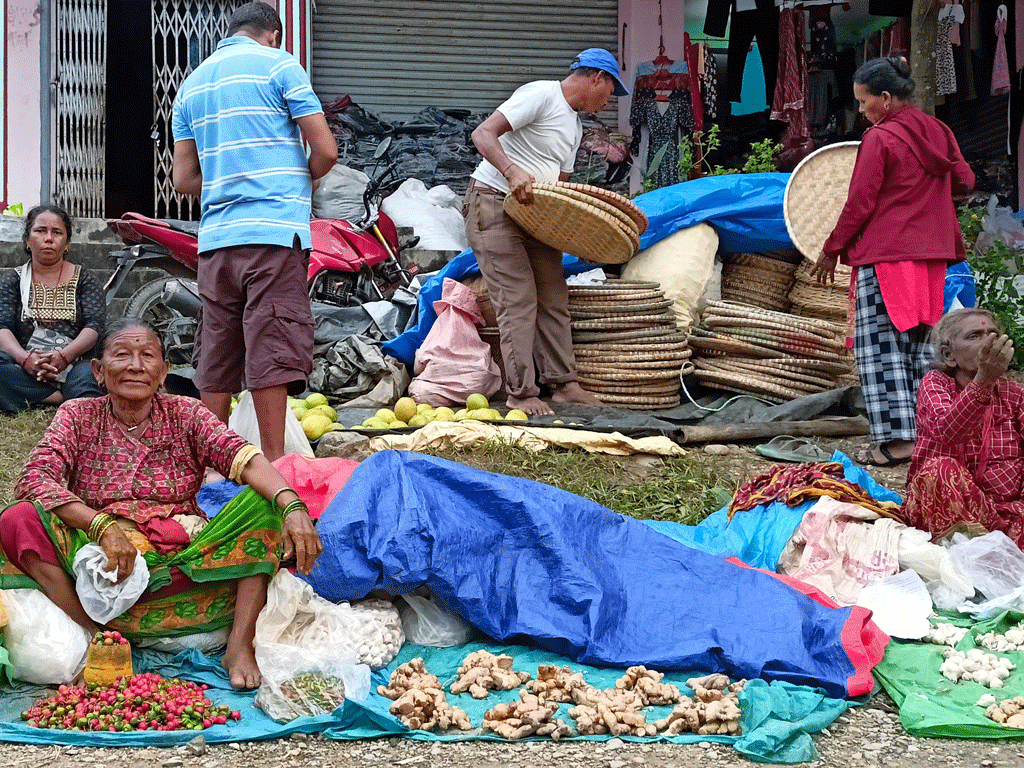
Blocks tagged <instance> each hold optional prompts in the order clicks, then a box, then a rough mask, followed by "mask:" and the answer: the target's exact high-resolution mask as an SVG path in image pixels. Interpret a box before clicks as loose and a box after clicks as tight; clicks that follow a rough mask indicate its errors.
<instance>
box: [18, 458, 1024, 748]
mask: <svg viewBox="0 0 1024 768" xmlns="http://www.w3.org/2000/svg"><path fill="white" fill-rule="evenodd" d="M866 441H867V438H843V439H819V440H817V441H816V442H818V444H819V445H821V446H822V447H823V448H825V449H827V450H835V449H837V448H838V449H839V450H841V451H843V452H845V453H847V454H848V455H850V454H852V452H853V451H854V450H856V449H857V448H859V447H860V446H862V445H864V444H865V443H866ZM701 453H703V456H704V458H705V459H706V460H707V461H713V462H714V463H715V464H716V467H717V468H718V469H719V470H720V471H723V472H724V473H725V474H727V475H729V476H730V477H732V478H733V479H734V480H735V481H737V482H742V481H744V480H747V479H749V478H750V477H753V476H754V475H756V474H758V473H759V472H762V471H764V470H765V469H766V468H767V467H768V466H769V464H768V462H765V461H764V460H763V459H761V457H760V456H758V455H757V454H756V453H755V452H754V449H753V444H750V445H738V446H737V445H733V446H728V447H727V448H726V449H725V450H724V452H719V451H718V450H717V449H715V450H712V451H710V452H704V451H701ZM906 470H907V465H905V464H904V465H901V466H898V467H891V468H884V469H872V470H871V471H872V474H873V475H874V477H875V478H876V479H877V480H878V481H879V482H881V483H882V484H883V485H885V486H887V487H889V488H892V489H893V490H896V491H898V492H902V491H903V488H904V485H905V481H906ZM1022 736H1024V734H1022ZM199 740H201V737H199ZM814 741H815V744H816V745H817V748H818V752H819V757H818V759H817V760H816V761H815V762H814V763H812V765H815V766H822V767H823V768H859V767H860V766H865V768H874V767H879V768H881V767H886V768H888V767H889V766H893V767H898V768H919V767H920V768H925V767H926V766H927V767H928V768H932V767H933V766H955V767H956V768H973V767H975V766H977V767H978V768H1011V767H1013V768H1020V767H1021V766H1024V743H1021V742H981V741H965V740H950V739H923V738H917V737H914V736H911V735H909V734H908V733H907V732H906V731H905V730H904V729H903V728H902V726H901V725H900V723H899V717H898V715H897V714H896V708H895V706H894V705H893V702H892V700H891V699H889V697H888V696H886V695H885V694H880V695H878V696H876V697H875V698H874V699H872V701H871V702H870V703H868V704H866V705H864V706H861V707H857V708H855V709H852V710H849V711H848V712H847V713H845V714H844V715H841V716H840V717H839V719H838V720H837V721H836V722H835V723H834V724H833V726H832V727H831V728H829V729H827V730H825V731H823V732H822V733H820V734H816V735H815V736H814ZM83 765H84V766H88V768H185V766H188V767H189V768H292V767H293V766H307V765H316V766H322V767H323V768H334V767H335V766H337V767H338V768H389V767H390V766H401V767H405V766H408V767H409V768H426V767H427V766H429V767H430V768H435V767H437V768H506V767H507V766H521V767H522V768H546V767H547V766H550V767H551V768H570V767H571V768H629V766H633V765H649V766H654V767H655V768H663V767H664V768H668V767H669V766H690V765H700V766H702V768H727V767H731V766H740V765H745V766H750V765H753V763H752V762H751V761H750V760H748V759H746V758H745V757H743V756H742V755H740V754H739V753H738V752H736V751H735V750H733V749H732V748H731V747H729V746H726V745H715V744H710V743H698V744H690V745H675V744H637V743H630V742H622V741H620V740H619V739H612V740H610V741H605V742H579V743H572V742H562V743H559V744H554V743H551V742H524V743H518V744H511V743H509V744H502V743H497V742H462V743H458V742H456V743H444V744H440V743H431V742H420V741H413V740H411V739H397V738H387V739H379V740H372V741H355V742H339V741H330V740H326V739H323V738H321V737H319V736H312V737H308V738H307V737H304V736H300V735H296V736H293V737H291V738H289V739H286V740H276V741H264V742H243V743H236V744H228V745H220V744H217V745H206V744H205V743H200V744H195V743H193V744H189V745H187V746H182V747H176V748H145V749H91V748H76V747H57V746H51V747H38V746H27V745H19V744H0V766H5V767H6V768H81V766H83Z"/></svg>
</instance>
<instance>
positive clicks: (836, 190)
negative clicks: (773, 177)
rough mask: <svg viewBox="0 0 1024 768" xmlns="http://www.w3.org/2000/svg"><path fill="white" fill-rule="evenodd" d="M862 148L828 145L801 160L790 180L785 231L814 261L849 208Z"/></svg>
mask: <svg viewBox="0 0 1024 768" xmlns="http://www.w3.org/2000/svg"><path fill="white" fill-rule="evenodd" d="M859 146H860V142H859V141H844V142H840V143H838V144H829V145H828V146H825V147H822V148H821V149H819V150H817V151H815V152H812V153H811V154H809V155H808V156H807V157H805V158H804V159H803V160H801V161H800V164H799V165H798V166H797V167H796V168H795V169H794V171H793V173H791V174H790V176H789V182H788V183H787V184H786V192H785V195H784V196H783V200H782V212H783V215H784V216H785V219H786V229H787V230H789V237H790V239H791V240H792V241H793V244H794V245H795V246H796V247H797V248H798V249H799V251H800V252H801V253H802V254H803V255H804V256H805V257H807V258H808V259H810V260H811V261H817V260H818V256H819V255H820V254H821V247H822V246H823V245H824V244H825V241H826V240H827V239H828V236H829V235H830V234H832V230H833V229H835V227H836V222H837V221H839V214H840V213H842V211H843V206H844V205H846V198H847V196H848V195H849V192H850V179H851V177H852V176H853V166H854V164H855V163H856V161H857V149H858V147H859Z"/></svg>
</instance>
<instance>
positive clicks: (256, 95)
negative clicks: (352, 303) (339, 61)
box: [172, 2, 338, 517]
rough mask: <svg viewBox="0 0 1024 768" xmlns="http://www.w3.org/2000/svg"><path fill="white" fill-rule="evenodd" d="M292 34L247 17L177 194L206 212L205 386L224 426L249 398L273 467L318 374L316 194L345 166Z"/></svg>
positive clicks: (201, 381)
mask: <svg viewBox="0 0 1024 768" xmlns="http://www.w3.org/2000/svg"><path fill="white" fill-rule="evenodd" d="M282 31H283V30H282V25H281V19H280V17H279V16H278V13H277V11H276V10H275V9H274V8H272V7H271V6H270V5H268V4H266V3H262V2H252V3H247V4H246V5H243V6H241V7H240V8H238V10H236V11H235V12H234V13H232V15H231V18H230V20H229V24H228V33H227V34H228V36H227V37H225V38H224V39H223V40H221V41H220V43H219V44H218V45H217V50H216V51H215V52H214V53H213V55H211V56H210V57H209V58H208V59H206V60H205V61H204V62H203V63H202V64H200V65H199V66H198V67H197V68H196V69H195V71H194V72H192V74H191V75H189V76H188V77H187V78H186V79H185V82H184V83H182V85H181V88H180V89H179V90H178V95H177V97H176V98H175V100H174V117H173V130H174V161H173V168H172V178H173V182H174V188H175V189H176V190H177V191H178V192H180V193H182V194H189V195H200V201H201V207H202V221H201V223H200V226H199V254H200V258H199V292H200V295H201V296H202V299H203V311H202V317H201V318H200V322H199V330H198V332H197V334H196V347H195V349H196V351H195V360H196V376H195V383H196V386H197V387H198V388H199V391H200V393H201V395H202V399H203V402H204V403H205V404H206V406H207V407H208V408H209V409H210V410H211V411H212V412H213V413H214V414H215V415H216V416H218V417H219V418H220V419H221V420H222V421H224V422H225V423H226V422H227V420H228V414H229V413H230V409H231V396H232V394H233V393H235V392H238V391H240V390H241V389H242V388H243V385H244V387H246V388H248V389H249V391H250V392H251V393H252V397H253V402H254V404H255V406H256V417H257V420H258V422H259V429H260V442H261V447H262V449H263V452H264V454H266V456H267V458H268V459H270V460H271V461H274V460H275V459H277V458H279V457H281V456H282V455H283V454H284V425H285V416H286V414H287V396H288V393H289V391H291V392H293V393H294V394H298V393H299V392H301V391H302V390H303V389H305V386H306V379H307V377H308V376H309V373H310V371H311V370H312V366H313V315H312V312H311V311H310V305H309V294H308V292H307V287H306V278H307V269H308V262H309V259H308V252H307V251H308V249H309V247H310V234H309V216H310V196H311V194H312V182H313V180H314V179H318V178H320V177H321V176H323V175H324V174H326V173H327V172H328V171H329V170H330V169H331V167H332V166H333V165H334V163H335V161H336V160H337V156H338V148H337V144H336V143H335V141H334V136H333V135H332V134H331V130H330V128H329V127H328V126H327V121H326V119H325V118H324V114H323V109H322V108H321V106H320V101H319V99H317V97H316V94H315V93H313V88H312V86H311V85H310V82H309V77H308V76H307V75H306V72H305V70H303V68H302V66H301V65H300V64H299V62H298V61H296V60H295V58H294V57H292V56H291V55H290V54H289V53H287V52H285V51H281V50H279V48H280V45H281V35H282ZM303 139H305V141H306V143H307V144H308V145H309V147H310V154H309V157H308V159H307V157H306V152H305V150H304V149H303ZM292 517H295V516H294V515H293V516H292Z"/></svg>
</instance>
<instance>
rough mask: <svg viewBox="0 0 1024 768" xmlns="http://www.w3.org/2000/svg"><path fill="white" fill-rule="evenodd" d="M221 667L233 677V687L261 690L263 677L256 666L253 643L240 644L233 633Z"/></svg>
mask: <svg viewBox="0 0 1024 768" xmlns="http://www.w3.org/2000/svg"><path fill="white" fill-rule="evenodd" d="M220 665H221V666H222V667H224V669H226V670H227V671H228V675H230V677H231V687H232V688H239V689H242V690H252V689H253V688H259V687H260V683H262V682H263V675H262V674H260V668H259V666H258V665H257V664H256V653H255V651H254V650H253V647H252V643H251V642H249V643H240V642H238V641H236V640H235V635H234V633H232V634H231V635H230V636H228V647H227V650H225V651H224V657H223V658H222V659H221V660H220Z"/></svg>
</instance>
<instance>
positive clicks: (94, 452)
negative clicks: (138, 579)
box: [0, 318, 321, 688]
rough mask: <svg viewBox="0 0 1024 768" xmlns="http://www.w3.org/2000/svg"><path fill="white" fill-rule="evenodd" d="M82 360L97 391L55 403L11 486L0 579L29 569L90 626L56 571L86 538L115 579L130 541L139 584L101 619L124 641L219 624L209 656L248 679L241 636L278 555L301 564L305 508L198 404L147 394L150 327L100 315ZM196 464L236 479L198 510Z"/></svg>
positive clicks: (304, 560) (253, 670)
mask: <svg viewBox="0 0 1024 768" xmlns="http://www.w3.org/2000/svg"><path fill="white" fill-rule="evenodd" d="M93 370H94V372H95V374H96V379H97V381H98V382H99V383H100V384H101V385H103V386H105V387H106V388H107V392H108V393H109V394H108V396H106V397H100V398H95V399H79V400H71V401H68V402H66V403H64V404H63V405H61V406H60V408H58V410H57V413H56V415H55V416H54V419H53V422H52V423H51V424H50V426H49V428H48V429H47V430H46V434H45V435H44V436H43V438H42V440H40V442H39V444H38V445H37V446H36V447H35V448H34V449H33V450H32V452H31V454H30V455H29V457H28V460H27V462H26V464H25V468H24V470H23V471H22V474H21V477H20V478H19V479H18V482H17V485H16V486H15V494H16V495H17V496H18V497H19V498H21V499H24V500H25V501H23V502H19V503H16V504H14V505H12V506H11V507H8V508H7V509H6V510H4V512H3V514H2V516H0V545H2V547H3V551H4V554H5V555H6V556H7V558H9V560H10V562H9V563H5V564H4V566H5V567H4V568H3V569H0V586H8V585H11V586H14V585H16V582H15V583H12V582H11V581H10V579H17V578H21V579H24V577H25V576H27V577H30V578H31V579H32V580H33V581H35V582H36V584H38V586H39V587H40V588H41V589H42V591H43V592H44V593H45V594H46V595H47V597H49V598H50V599H51V600H52V601H53V602H54V603H55V604H56V605H57V606H59V607H60V608H62V609H63V610H64V611H65V612H66V613H67V614H68V615H69V616H70V617H71V618H72V619H74V620H75V621H76V622H77V623H78V624H80V625H82V626H83V627H85V628H86V629H87V630H89V631H90V632H93V631H95V630H96V624H95V622H93V620H92V619H91V618H90V617H89V615H88V614H87V613H86V611H85V609H84V608H83V607H82V603H81V601H80V600H79V598H78V594H77V593H76V592H75V586H74V583H73V582H72V579H71V577H70V575H69V572H70V570H71V563H72V562H73V559H74V555H75V553H76V552H77V551H78V550H79V549H81V547H82V546H84V545H85V544H87V543H88V542H89V541H93V542H95V543H97V544H98V545H99V546H100V547H101V548H102V549H103V552H104V554H105V555H106V558H107V566H106V569H107V570H108V571H116V574H117V581H118V582H121V581H123V580H125V579H127V578H128V576H130V575H131V573H132V571H133V570H134V568H135V562H136V556H137V555H138V554H139V553H140V552H142V553H143V555H144V557H145V560H146V563H147V566H148V567H149V571H150V578H149V586H148V588H147V591H146V592H145V593H144V594H143V595H142V597H141V598H140V599H139V601H138V602H137V603H136V605H135V606H133V608H131V609H129V610H128V611H126V612H125V613H124V614H122V615H121V616H118V617H116V618H115V619H113V620H111V621H110V622H108V624H107V626H109V627H110V628H112V629H118V630H120V631H122V633H123V634H125V635H127V636H129V637H134V638H145V637H159V636H168V635H170V636H175V635H183V634H192V633H196V632H204V631H210V630H212V629H215V628H219V627H227V626H230V627H231V633H230V635H229V638H228V645H227V650H226V651H225V653H224V658H223V660H222V664H223V665H224V667H225V668H226V669H227V670H228V672H229V674H230V676H231V682H232V684H233V685H235V686H236V687H239V688H253V687H256V686H258V685H259V683H260V680H261V676H260V672H259V669H258V667H257V665H256V658H255V655H254V651H253V638H254V636H255V629H256V617H257V615H258V614H259V612H260V610H261V609H262V607H263V605H264V603H265V602H266V596H267V583H268V581H269V578H270V576H271V575H273V573H274V572H275V571H276V570H277V567H278V565H279V563H280V561H281V559H282V557H283V559H286V560H287V559H290V557H291V556H292V555H294V556H295V559H296V563H297V566H298V568H299V569H300V570H302V571H304V572H306V573H308V572H309V571H310V570H311V569H312V567H313V563H314V561H315V560H316V558H317V557H318V556H319V554H320V551H321V546H320V539H319V537H318V536H317V534H316V530H315V529H314V528H313V525H312V522H311V521H310V519H309V515H308V511H307V510H306V507H305V505H304V504H303V503H302V501H301V500H300V499H299V497H298V495H297V494H296V493H295V491H294V490H292V489H291V488H289V487H288V483H287V482H285V480H284V478H282V477H281V475H280V474H279V473H278V472H277V470H276V469H274V467H273V466H272V465H271V464H270V462H269V461H267V459H266V458H265V457H264V456H263V455H262V453H260V451H259V449H257V448H255V447H254V446H252V445H250V444H249V443H247V442H246V441H245V440H244V439H243V438H241V437H239V436H238V435H236V434H235V433H234V432H231V431H230V430H229V429H228V428H227V427H226V426H225V425H224V424H223V423H222V422H220V421H219V420H218V419H217V418H216V417H215V416H214V415H213V414H212V413H210V411H208V410H207V409H206V407H205V406H204V405H203V404H202V403H200V402H199V401H198V400H192V399H191V398H184V397H174V396H170V395H164V394H158V393H159V391H160V389H161V387H162V386H163V383H164V379H165V377H166V376H167V363H166V361H165V360H164V357H163V350H162V348H161V345H160V339H159V337H158V336H157V334H156V333H155V332H154V331H153V329H152V328H149V327H148V326H146V325H144V324H143V323H142V322H141V321H139V320H136V319H132V318H129V319H126V320H121V321H117V322H115V323H112V324H111V325H110V327H109V329H108V333H107V336H106V338H105V339H104V342H103V346H102V356H101V358H100V359H99V360H95V361H94V362H93ZM206 467H213V468H214V469H216V470H217V471H219V472H220V473H221V474H223V475H225V476H226V477H230V478H231V479H232V480H235V481H237V482H240V483H245V484H247V485H249V486H250V488H249V490H246V491H243V493H241V494H239V496H236V497H235V499H234V500H232V501H231V502H229V503H228V505H226V506H225V507H224V509H222V510H221V511H220V512H219V513H217V515H216V516H215V517H214V518H213V520H212V521H211V520H208V518H207V517H206V515H205V514H204V513H203V512H202V510H200V508H199V507H198V506H197V504H196V501H195V494H196V492H197V491H198V490H199V488H200V486H201V485H202V483H203V475H204V471H205V469H206ZM267 499H272V500H273V503H268V502H267V501H266V500H267ZM279 505H280V506H279ZM282 547H283V555H282V553H281V550H282ZM19 572H20V574H22V575H21V576H19V575H18V573H19Z"/></svg>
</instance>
